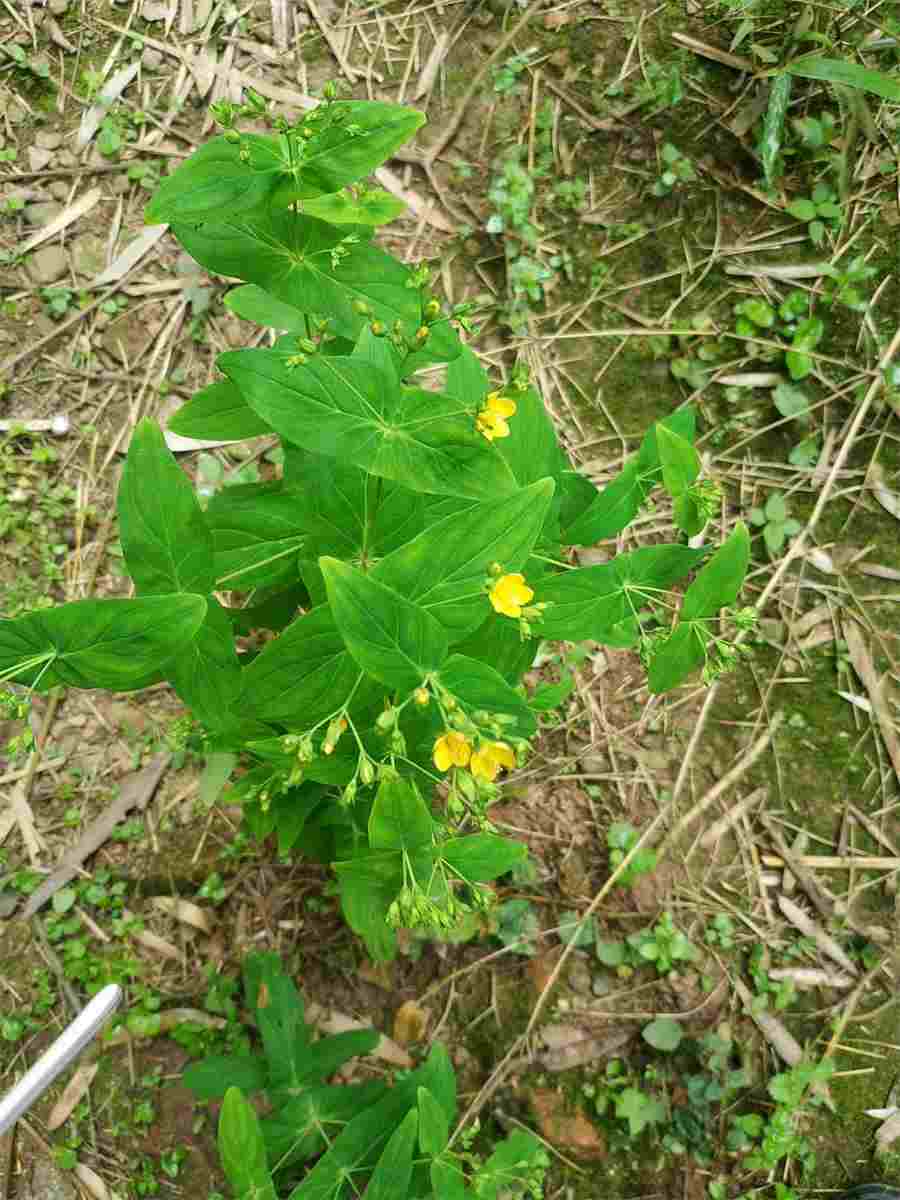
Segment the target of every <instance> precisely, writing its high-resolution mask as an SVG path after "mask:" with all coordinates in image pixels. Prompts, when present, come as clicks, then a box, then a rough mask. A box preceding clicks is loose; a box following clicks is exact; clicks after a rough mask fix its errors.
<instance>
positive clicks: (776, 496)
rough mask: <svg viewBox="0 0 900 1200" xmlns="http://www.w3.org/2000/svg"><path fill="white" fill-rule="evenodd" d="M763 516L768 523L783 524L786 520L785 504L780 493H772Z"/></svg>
mask: <svg viewBox="0 0 900 1200" xmlns="http://www.w3.org/2000/svg"><path fill="white" fill-rule="evenodd" d="M765 514H766V517H767V518H768V519H769V520H770V521H775V522H776V523H777V524H783V523H784V522H785V521H786V520H787V504H786V502H785V499H784V496H783V495H782V494H781V492H773V493H772V495H771V496H770V497H769V498H768V500H767V501H766V507H765Z"/></svg>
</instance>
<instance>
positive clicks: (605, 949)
mask: <svg viewBox="0 0 900 1200" xmlns="http://www.w3.org/2000/svg"><path fill="white" fill-rule="evenodd" d="M594 953H595V954H596V955H597V958H598V960H599V961H600V962H602V963H603V965H604V966H605V967H621V966H622V964H623V963H624V962H625V943H624V942H603V941H600V940H598V941H597V942H596V943H595V944H594Z"/></svg>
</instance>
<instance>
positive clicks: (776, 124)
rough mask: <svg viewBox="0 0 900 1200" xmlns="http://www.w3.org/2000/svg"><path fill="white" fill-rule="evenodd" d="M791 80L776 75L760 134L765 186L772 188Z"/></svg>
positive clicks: (779, 153) (789, 96) (776, 169)
mask: <svg viewBox="0 0 900 1200" xmlns="http://www.w3.org/2000/svg"><path fill="white" fill-rule="evenodd" d="M793 82H794V81H793V79H791V76H790V75H776V76H775V78H774V79H773V80H772V84H771V87H770V88H769V105H768V108H767V109H766V118H765V121H764V123H763V133H762V146H761V150H762V163H763V173H764V174H765V178H766V186H767V187H770V188H771V187H773V186H774V184H775V178H776V175H777V174H778V164H779V158H780V155H781V144H782V137H783V135H784V119H785V116H786V115H787V110H788V104H789V103H790V99H791V87H792V86H793Z"/></svg>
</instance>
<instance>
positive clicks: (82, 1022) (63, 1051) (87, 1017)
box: [0, 983, 122, 1133]
mask: <svg viewBox="0 0 900 1200" xmlns="http://www.w3.org/2000/svg"><path fill="white" fill-rule="evenodd" d="M121 1000H122V989H121V988H120V987H119V985H118V984H116V983H111V984H109V986H108V987H105V988H104V989H103V990H102V991H101V992H98V993H97V995H96V996H95V997H94V998H93V1000H92V1001H91V1002H90V1004H88V1005H87V1006H86V1007H85V1008H84V1010H83V1011H82V1012H80V1013H79V1014H78V1016H77V1017H76V1018H75V1020H74V1021H73V1022H72V1023H71V1025H68V1026H67V1027H66V1028H65V1029H64V1030H63V1031H62V1033H61V1034H60V1035H59V1037H58V1038H57V1039H56V1041H55V1042H54V1043H53V1045H52V1046H51V1047H50V1049H49V1050H47V1051H46V1053H44V1054H42V1055H41V1057H40V1058H39V1059H38V1060H37V1062H36V1063H35V1064H34V1066H33V1067H32V1068H31V1070H30V1071H26V1073H25V1074H24V1075H23V1076H22V1078H21V1079H20V1080H19V1082H18V1083H17V1084H16V1086H15V1087H14V1088H13V1089H12V1091H11V1092H7V1094H6V1095H5V1096H3V1097H0V1133H6V1131H7V1129H9V1128H11V1127H12V1126H13V1125H15V1123H16V1121H18V1119H19V1117H21V1116H22V1114H23V1113H26V1112H27V1111H28V1109H29V1108H31V1106H32V1104H34V1102H35V1100H37V1099H38V1097H39V1096H41V1095H42V1094H43V1093H44V1092H45V1091H46V1090H47V1088H48V1087H49V1086H50V1084H51V1083H52V1082H53V1080H54V1079H55V1078H56V1077H57V1075H59V1073H60V1072H61V1071H64V1070H65V1069H66V1067H67V1066H69V1064H70V1063H72V1062H74V1060H75V1059H76V1058H77V1057H78V1055H79V1054H80V1053H81V1052H82V1050H83V1049H84V1048H85V1046H86V1045H87V1044H88V1042H90V1041H92V1039H93V1038H94V1037H95V1036H96V1035H97V1034H98V1033H99V1032H100V1030H101V1028H102V1027H103V1025H104V1024H105V1023H106V1021H107V1020H108V1019H109V1018H110V1017H111V1016H112V1014H113V1013H114V1012H115V1011H116V1009H117V1008H118V1007H119V1004H120V1003H121Z"/></svg>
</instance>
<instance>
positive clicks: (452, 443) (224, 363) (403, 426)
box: [218, 350, 514, 500]
mask: <svg viewBox="0 0 900 1200" xmlns="http://www.w3.org/2000/svg"><path fill="white" fill-rule="evenodd" d="M290 357H291V356H290V355H288V354H285V353H284V352H280V351H276V350H238V351H232V352H230V353H226V354H222V355H220V356H219V359H218V363H219V366H220V368H221V369H222V370H223V371H224V372H225V373H226V374H227V375H228V376H229V377H230V378H231V379H233V380H234V382H235V383H236V384H237V386H238V387H239V388H240V390H241V392H242V393H243V395H244V396H245V397H246V399H247V402H248V404H250V406H251V408H253V409H254V411H256V412H258V413H259V414H260V416H261V417H262V418H263V419H264V420H266V421H268V422H269V423H270V424H271V426H272V428H273V429H275V430H276V432H277V433H279V434H280V435H281V436H282V437H283V438H285V439H287V440H288V441H290V442H292V443H293V444H294V445H296V446H302V447H303V448H304V449H306V450H311V451H313V452H315V453H318V454H326V455H331V456H334V457H339V458H341V459H342V460H343V461H345V462H349V463H354V464H356V465H357V466H359V467H362V468H364V469H365V470H367V471H371V472H372V473H373V474H374V475H381V476H384V477H385V478H387V479H393V480H395V481H396V482H398V483H402V484H404V485H405V486H406V487H409V488H411V489H413V490H414V491H418V492H436V493H439V494H446V495H457V496H468V497H471V498H472V499H474V500H480V499H487V498H495V497H497V496H498V495H501V494H505V493H508V492H511V491H512V490H513V487H514V480H513V478H512V476H511V475H510V472H509V469H508V467H507V466H506V463H505V462H504V460H503V459H502V458H501V457H500V456H499V454H498V453H497V452H496V451H495V450H494V449H493V448H492V447H491V445H490V444H489V443H488V442H487V441H486V440H485V439H484V438H483V437H482V436H481V435H480V434H478V433H476V432H475V428H474V422H473V420H472V418H471V416H470V415H469V414H468V413H465V412H463V411H462V410H461V409H460V407H459V403H458V402H457V401H455V400H453V399H452V398H450V397H449V396H441V395H439V394H437V393H435V392H426V391H422V390H420V389H417V388H407V389H404V390H403V391H402V392H400V391H399V389H398V386H397V384H396V382H395V381H394V380H393V379H391V378H390V376H389V375H388V374H386V373H385V372H384V371H380V370H377V369H376V368H374V367H373V366H372V365H371V364H370V363H368V362H366V361H365V360H363V359H360V358H355V357H349V358H342V357H329V356H326V355H321V354H317V355H314V356H311V357H310V358H309V359H308V360H307V361H306V362H305V363H303V364H301V365H296V366H289V365H288V360H289V358H290Z"/></svg>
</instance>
